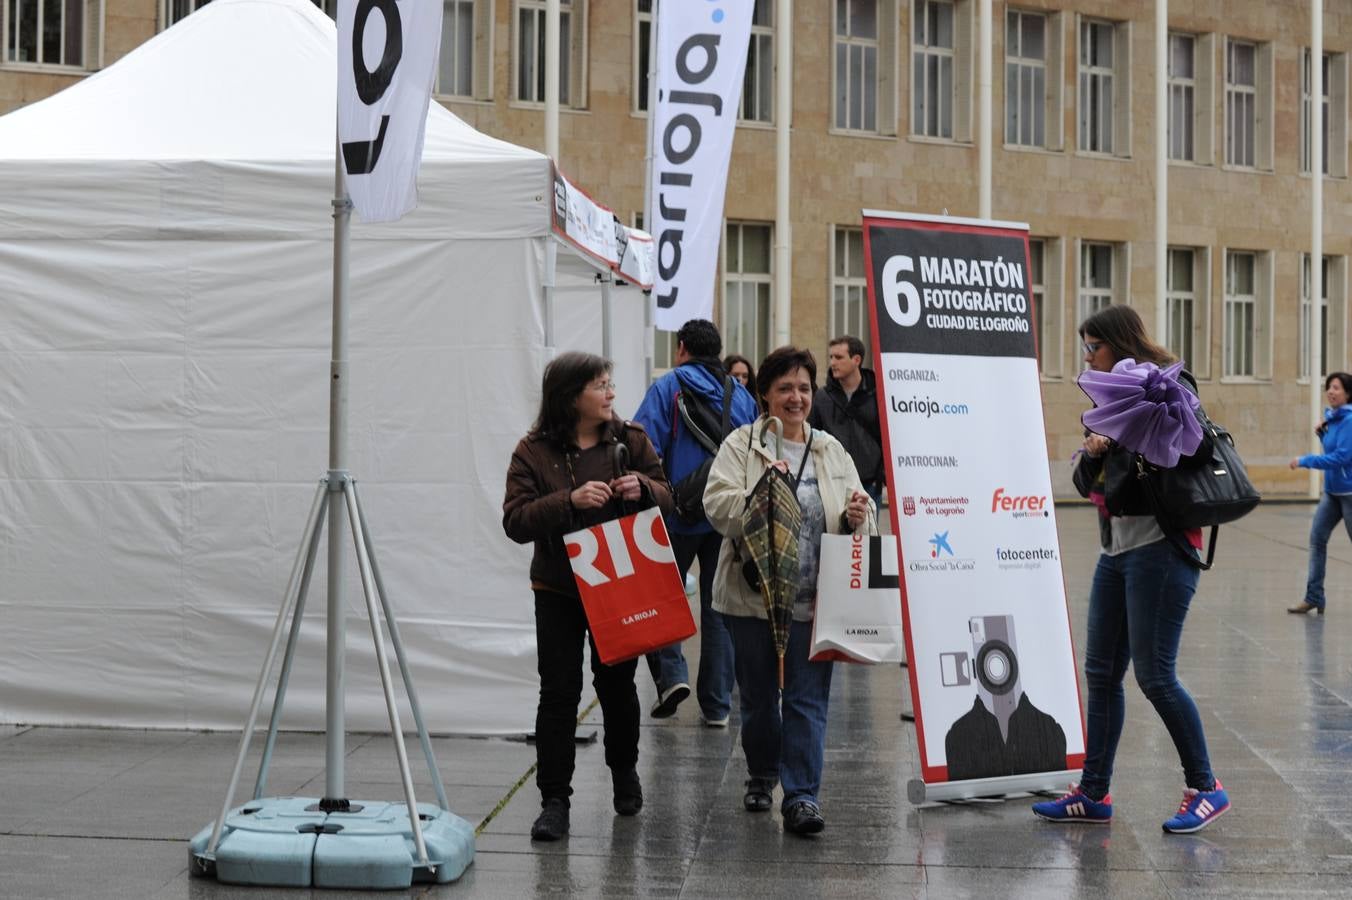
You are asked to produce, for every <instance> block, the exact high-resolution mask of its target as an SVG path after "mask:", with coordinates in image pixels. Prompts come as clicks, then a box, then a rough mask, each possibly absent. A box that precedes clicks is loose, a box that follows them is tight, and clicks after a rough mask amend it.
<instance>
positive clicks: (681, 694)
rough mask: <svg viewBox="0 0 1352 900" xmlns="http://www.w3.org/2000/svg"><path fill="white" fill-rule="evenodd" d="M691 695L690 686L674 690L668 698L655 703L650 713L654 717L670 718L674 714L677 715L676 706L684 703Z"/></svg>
mask: <svg viewBox="0 0 1352 900" xmlns="http://www.w3.org/2000/svg"><path fill="white" fill-rule="evenodd" d="M689 696H690V688H685V689H683V690H674V691H672V692H671V694H670V695H669V696H668V697H667V699H665V700H659V701H657V702H656V703H654V704H653V708H652V709H651V710H649V714H650V715H651V716H652V717H653V718H654V719H670V718H671V717H672V716H674V715H676V707H678V706H680V705H681V704H682V703H684V702H685V700H686V698H687V697H689Z"/></svg>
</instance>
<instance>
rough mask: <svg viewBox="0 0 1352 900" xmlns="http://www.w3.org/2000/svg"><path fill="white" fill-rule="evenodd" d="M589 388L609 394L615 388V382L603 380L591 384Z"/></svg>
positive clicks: (599, 392)
mask: <svg viewBox="0 0 1352 900" xmlns="http://www.w3.org/2000/svg"><path fill="white" fill-rule="evenodd" d="M587 390H589V391H596V393H598V394H609V393H611V392H612V391H614V390H615V382H613V381H603V382H601V383H600V384H589V385H587Z"/></svg>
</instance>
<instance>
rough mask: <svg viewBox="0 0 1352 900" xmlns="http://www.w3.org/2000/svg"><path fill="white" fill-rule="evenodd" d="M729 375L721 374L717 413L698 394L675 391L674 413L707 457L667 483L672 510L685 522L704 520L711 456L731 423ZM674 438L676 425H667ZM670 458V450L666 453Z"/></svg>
mask: <svg viewBox="0 0 1352 900" xmlns="http://www.w3.org/2000/svg"><path fill="white" fill-rule="evenodd" d="M732 395H733V385H732V376H731V375H727V374H724V375H723V412H722V415H721V416H720V415H719V414H718V413H716V412H714V410H713V407H712V406H710V405H709V402H708V401H707V400H705V399H704V398H703V397H701V396H700V395H699V394H695V393H691V392H687V391H680V392H678V393H677V394H676V414H677V416H678V417H679V418H680V421H681V422H682V423H684V424H685V427H686V428H688V429H689V430H690V436H691V437H693V438H694V439H695V442H696V443H698V444H699V445H700V446H701V447H703V448H704V450H705V452H707V453H708V454H709V457H708V459H706V460H704V462H702V463H700V464H699V466H698V467H696V468H695V470H694V471H693V472H691V473H690V474H689V475H687V476H685V477H684V478H682V479H681V480H680V481H678V482H676V483H675V484H673V485H672V486H671V499H672V504H673V506H674V507H675V510H676V519H677V520H678V521H680V522H681V523H683V524H685V525H698V524H699V523H701V522H703V521H705V515H704V487H705V485H707V484H708V483H709V470H710V469H712V468H713V465H714V457H715V456H717V455H718V447H719V445H720V444H722V443H723V439H724V438H726V437H727V436H728V434H729V433H731V430H732V429H731V424H732ZM671 434H672V441H673V443H674V442H675V438H676V428H675V427H674V423H673V427H672V429H671ZM668 458H670V453H668Z"/></svg>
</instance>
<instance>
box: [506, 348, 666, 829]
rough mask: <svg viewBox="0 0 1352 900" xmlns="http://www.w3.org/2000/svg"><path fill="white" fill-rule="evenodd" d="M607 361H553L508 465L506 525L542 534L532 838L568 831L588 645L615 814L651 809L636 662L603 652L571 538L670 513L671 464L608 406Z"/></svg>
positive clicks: (579, 357) (530, 536) (537, 566)
mask: <svg viewBox="0 0 1352 900" xmlns="http://www.w3.org/2000/svg"><path fill="white" fill-rule="evenodd" d="M610 370H611V364H610V361H609V360H606V359H603V358H602V357H600V356H594V355H592V354H590V353H564V354H561V355H560V356H558V357H557V358H556V359H555V360H554V361H553V362H551V363H550V364H549V365H548V366H546V367H545V373H544V384H543V386H542V390H541V394H542V396H541V399H540V415H539V417H538V418H537V419H536V420H535V424H534V425H533V426H532V427H531V430H530V431H529V432H528V433H527V434H526V436H525V437H524V438H522V439H521V441H520V443H518V444H517V445H516V450H515V451H513V453H512V461H511V464H510V465H509V467H508V469H507V494H506V498H505V499H504V500H503V503H502V527H503V530H505V531H506V532H507V536H508V537H510V538H511V539H512V540H514V541H516V542H517V543H521V544H525V543H530V542H534V544H535V555H534V557H533V558H532V559H531V565H530V580H531V588H532V590H534V592H535V637H536V644H537V647H538V650H539V671H540V703H539V706H538V708H537V710H536V714H535V739H536V740H535V748H536V760H537V772H536V783H537V784H538V786H539V788H540V795H541V811H540V816H539V818H537V819H536V820H535V824H534V826H533V827H532V828H531V838H532V839H533V840H541V841H554V840H558V839H559V838H561V837H563V836H564V835H566V834H567V833H568V807H569V800H568V798H569V797H570V796H572V793H573V789H572V780H573V765H574V745H573V732H574V729H575V728H576V727H577V712H578V704H579V703H580V701H581V699H582V646H583V643H584V639H585V642H586V643H588V644H589V645H590V647H591V670H592V685H593V686H594V687H595V688H596V696H597V699H599V700H600V702H601V716H602V720H603V722H604V729H605V753H606V765H607V766H609V767H610V771H611V780H612V783H613V785H614V803H615V811H616V812H617V813H619V814H620V815H622V816H632V815H635V814H636V813H637V812H638V811H639V809H641V808H642V806H643V789H642V787H641V786H640V784H639V779H638V771H637V768H636V766H637V763H638V725H639V707H638V694H637V692H636V690H635V688H634V669H635V666H636V661H635V660H628V661H626V662H622V663H617V664H615V665H611V666H608V665H605V664H604V663H602V662H601V660H600V657H599V656H598V655H597V652H596V644H595V642H594V641H592V640H591V638H590V635H589V629H588V627H587V617H586V614H585V612H584V611H583V608H582V601H581V599H580V598H579V596H578V591H577V586H576V583H575V582H574V581H573V572H572V568H571V566H570V565H569V563H568V551H567V549H566V548H565V547H564V543H563V536H564V535H565V534H568V533H569V532H573V531H577V530H578V529H580V528H586V527H588V526H591V525H596V524H598V523H600V522H604V521H607V520H609V519H615V518H618V517H619V516H620V515H621V510H622V504H623V508H624V509H626V510H627V511H629V512H633V511H635V510H637V509H639V508H646V507H650V506H653V505H657V506H659V507H661V508H662V510H663V512H664V513H665V512H670V509H671V494H670V491H669V489H668V486H667V482H666V479H665V477H664V476H663V474H662V465H661V462H660V461H659V460H658V458H657V453H656V451H654V450H653V447H652V444H651V443H650V442H649V440H648V436H647V434H646V433H645V432H644V431H643V428H642V427H640V426H638V425H634V424H632V423H628V422H624V421H622V420H620V419H619V418H617V417H616V416H615V414H614V412H613V411H612V409H611V404H612V403H613V402H614V400H615V386H614V384H613V383H612V382H611V379H610Z"/></svg>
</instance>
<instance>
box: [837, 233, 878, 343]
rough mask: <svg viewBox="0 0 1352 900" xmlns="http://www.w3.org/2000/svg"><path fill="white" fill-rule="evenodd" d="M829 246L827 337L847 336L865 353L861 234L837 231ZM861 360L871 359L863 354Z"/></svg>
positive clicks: (865, 289)
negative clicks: (851, 336) (863, 349)
mask: <svg viewBox="0 0 1352 900" xmlns="http://www.w3.org/2000/svg"><path fill="white" fill-rule="evenodd" d="M833 237H834V240H833V241H832V245H831V336H832V337H835V336H836V335H841V334H851V335H854V336H855V337H857V338H859V339H860V340H861V341H863V342H864V347H865V349H866V350H867V348H868V345H869V338H870V331H869V321H868V284H867V280H866V278H865V276H864V232H863V231H862V230H861V229H859V228H841V227H837V228H836V229H835V233H834V236H833ZM864 358H865V359H870V358H871V357H870V356H869V354H868V353H867V352H866V353H865V354H864Z"/></svg>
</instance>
